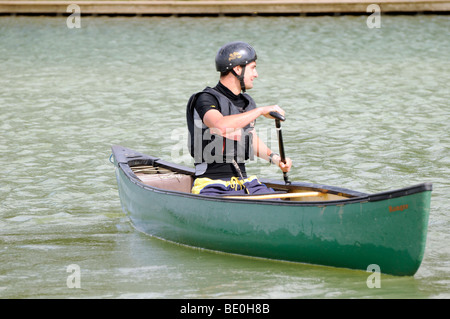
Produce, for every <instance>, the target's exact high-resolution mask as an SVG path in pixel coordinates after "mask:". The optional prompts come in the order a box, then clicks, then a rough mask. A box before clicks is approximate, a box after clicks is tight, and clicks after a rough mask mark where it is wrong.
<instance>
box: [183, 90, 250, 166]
mask: <svg viewBox="0 0 450 319" xmlns="http://www.w3.org/2000/svg"><path fill="white" fill-rule="evenodd" d="M204 93H207V94H211V95H213V96H214V97H215V98H216V99H217V101H218V102H219V107H220V112H221V113H222V115H223V116H227V115H233V114H239V113H241V111H240V110H239V108H238V107H237V106H235V105H234V104H233V103H232V102H231V101H230V99H228V98H227V97H226V96H225V95H223V94H222V93H220V92H218V91H216V90H214V89H212V88H210V87H206V88H205V89H204V90H203V91H201V92H198V93H196V94H193V95H192V96H191V97H190V99H189V101H188V103H187V108H186V118H187V125H188V130H189V137H188V148H189V152H190V154H191V156H192V157H193V158H194V162H195V164H200V163H232V160H233V159H234V160H235V161H236V162H238V163H243V162H244V161H245V160H248V159H253V156H254V154H253V135H252V133H250V131H251V130H253V125H252V124H248V125H247V126H245V127H244V128H243V129H241V138H240V140H239V141H236V140H231V139H228V138H225V137H222V136H220V135H216V134H212V133H211V132H210V129H209V128H208V127H207V126H206V125H205V124H204V123H203V121H202V119H201V118H200V116H199V115H198V113H197V111H196V110H195V107H194V106H195V103H196V101H197V98H198V96H199V95H200V94H204ZM243 96H244V97H245V98H246V99H247V100H248V105H247V107H246V108H245V111H250V110H252V109H254V108H256V103H255V101H254V100H253V99H252V98H251V97H250V96H249V95H248V94H243Z"/></svg>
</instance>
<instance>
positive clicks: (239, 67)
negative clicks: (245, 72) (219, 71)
mask: <svg viewBox="0 0 450 319" xmlns="http://www.w3.org/2000/svg"><path fill="white" fill-rule="evenodd" d="M233 70H234V72H235V73H236V74H237V75H241V73H242V66H240V65H237V66H235V67H234V68H233Z"/></svg>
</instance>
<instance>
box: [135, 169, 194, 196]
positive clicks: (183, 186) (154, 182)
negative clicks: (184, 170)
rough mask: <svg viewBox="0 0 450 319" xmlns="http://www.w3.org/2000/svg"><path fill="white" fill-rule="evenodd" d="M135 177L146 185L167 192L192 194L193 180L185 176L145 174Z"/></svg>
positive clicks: (138, 174) (137, 174)
mask: <svg viewBox="0 0 450 319" xmlns="http://www.w3.org/2000/svg"><path fill="white" fill-rule="evenodd" d="M135 175H136V176H137V177H138V178H139V179H140V180H141V181H142V182H143V183H144V184H146V185H149V186H152V187H157V188H161V189H165V190H170V191H176V192H184V193H190V192H191V188H192V183H193V179H192V177H191V176H189V175H185V174H143V173H135Z"/></svg>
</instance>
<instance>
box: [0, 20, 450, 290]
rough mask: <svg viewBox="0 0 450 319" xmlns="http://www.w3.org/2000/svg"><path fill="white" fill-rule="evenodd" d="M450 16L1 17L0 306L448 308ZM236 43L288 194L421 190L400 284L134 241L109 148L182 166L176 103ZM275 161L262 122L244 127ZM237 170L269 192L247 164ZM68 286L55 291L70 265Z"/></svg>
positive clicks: (181, 125)
mask: <svg viewBox="0 0 450 319" xmlns="http://www.w3.org/2000/svg"><path fill="white" fill-rule="evenodd" d="M449 27H450V18H449V17H448V16H432V15H431V16H430V15H418V16H386V17H385V16H382V20H381V28H379V29H369V28H368V27H367V25H366V17H364V16H362V17H351V16H343V17H289V18H274V17H271V18H265V17H247V18H227V17H224V18H187V17H186V18H108V17H83V16H82V18H81V28H80V29H69V28H67V26H66V18H65V17H0V134H1V135H0V163H1V166H2V173H1V174H0V203H1V206H0V258H1V262H0V298H73V297H75V298H185V297H186V298H233V297H236V298H442V297H445V298H448V297H450V293H449V291H450V289H449V288H450V261H449V256H450V249H449V245H448V243H449V241H450V235H449V233H448V229H449V226H450V225H449V223H450V217H449V210H448V207H449V206H450V200H449V199H448V196H447V191H448V189H449V186H450V182H449V180H450V133H449V132H450V121H449V119H450V104H449V100H450V92H449V83H450V40H449V39H450V37H449V32H448V30H449ZM237 39H239V40H244V41H248V42H250V43H251V44H253V46H254V47H255V48H256V50H257V52H258V72H259V78H258V79H256V80H255V87H254V89H252V90H251V91H249V93H250V94H251V95H252V96H253V98H254V99H255V100H256V102H257V104H259V105H261V106H262V105H266V104H274V103H276V104H279V105H280V106H282V107H283V108H284V109H285V110H286V115H287V118H288V120H287V121H286V122H285V123H283V135H284V140H285V147H286V153H287V154H288V156H290V157H291V158H292V159H293V160H294V165H295V166H294V167H293V169H292V171H291V173H290V179H291V180H297V181H308V182H317V183H323V184H329V185H335V186H342V187H346V188H351V189H355V190H358V191H362V192H378V191H385V190H389V189H394V188H402V187H406V186H409V185H413V184H418V183H421V182H433V185H434V191H433V195H432V202H431V212H430V222H429V234H428V241H427V247H426V251H425V256H424V260H423V263H422V266H421V268H420V269H419V271H418V272H417V274H416V275H415V276H414V277H406V278H405V277H392V276H387V275H382V276H381V288H372V289H370V288H368V286H367V284H366V280H367V277H368V275H369V273H366V272H363V271H351V270H346V269H335V268H327V267H320V266H311V265H301V264H292V263H282V262H275V261H267V260H256V259H251V258H245V257H238V256H230V255H226V254H218V253H212V252H205V251H201V250H196V249H190V248H186V247H182V246H177V245H174V244H170V243H167V242H163V241H160V240H158V239H154V238H150V237H148V236H146V235H144V234H141V233H138V232H137V231H135V230H134V229H133V227H132V226H131V225H130V223H129V221H128V220H127V218H126V217H125V216H124V214H123V213H122V211H121V206H120V202H119V197H118V193H117V186H116V181H115V177H114V168H113V165H112V164H110V163H109V161H108V158H109V155H110V145H112V144H121V145H123V146H126V147H129V148H133V149H135V150H137V151H140V152H143V153H147V154H153V155H158V156H161V157H163V158H164V159H166V160H170V161H175V162H179V163H183V164H186V165H190V163H191V162H190V159H189V156H187V155H186V148H185V147H184V145H185V143H184V142H185V138H186V128H185V109H184V108H185V104H186V102H187V99H188V98H189V96H190V95H191V94H192V93H194V92H196V91H199V90H201V89H203V87H204V86H206V85H210V86H212V85H215V84H216V82H217V80H218V76H217V74H216V72H215V69H214V56H215V53H216V51H217V49H218V48H219V47H220V46H221V45H222V44H224V43H226V42H228V41H232V40H237ZM257 129H258V132H259V134H260V136H261V137H264V138H265V139H266V140H267V142H268V144H269V145H270V146H272V147H273V148H274V149H276V141H275V140H276V139H275V132H274V130H273V121H269V120H267V119H263V118H262V119H258V121H257ZM249 170H250V172H251V173H255V174H257V175H259V176H263V177H270V178H277V179H281V174H280V173H279V172H278V171H277V170H276V169H274V168H273V167H270V166H268V164H266V163H263V162H262V161H257V162H256V163H251V164H250V165H249ZM72 264H76V265H78V266H79V267H80V271H81V272H80V279H81V281H80V288H68V285H67V279H68V276H69V275H71V273H68V272H67V269H68V266H69V265H72Z"/></svg>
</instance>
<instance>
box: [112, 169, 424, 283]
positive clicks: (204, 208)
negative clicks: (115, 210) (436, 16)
mask: <svg viewBox="0 0 450 319" xmlns="http://www.w3.org/2000/svg"><path fill="white" fill-rule="evenodd" d="M116 177H117V181H118V188H119V195H120V199H121V204H122V208H123V211H124V212H125V213H126V214H127V215H128V216H129V218H130V220H131V221H132V223H133V225H134V226H135V227H136V229H138V230H139V231H142V232H144V233H146V234H149V235H152V236H155V237H159V238H163V239H165V240H169V241H173V242H176V243H181V244H185V245H189V246H193V247H199V248H205V249H211V250H216V251H222V252H227V253H233V254H241V255H247V256H255V257H262V258H270V259H277V260H285V261H293V262H302V263H311V264H319V265H326V266H334V267H345V268H351V269H361V270H366V269H367V267H368V266H369V265H371V264H376V265H378V266H379V267H380V270H381V272H383V273H386V274H392V275H400V276H402V275H406V276H411V275H414V274H415V273H416V271H417V269H418V268H419V266H420V264H421V261H422V258H423V254H424V250H425V242H426V235H427V225H428V215H429V209H430V197H431V185H430V186H429V187H428V186H427V187H423V191H414V192H411V194H408V192H406V194H405V195H404V196H396V197H393V198H389V197H392V196H381V198H382V199H378V198H377V199H376V200H371V199H370V197H368V198H365V199H362V200H351V201H335V202H333V203H296V204H286V205H281V204H279V203H276V202H273V201H268V202H261V201H260V202H257V201H243V200H226V199H217V198H208V197H198V196H194V195H192V194H181V193H176V192H175V193H174V192H170V191H164V190H160V189H157V188H151V187H147V186H146V185H143V184H142V183H139V182H137V181H136V180H133V179H132V178H130V176H129V174H128V173H127V172H126V171H124V170H123V169H122V168H121V166H120V165H116ZM384 197H386V198H384Z"/></svg>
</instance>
